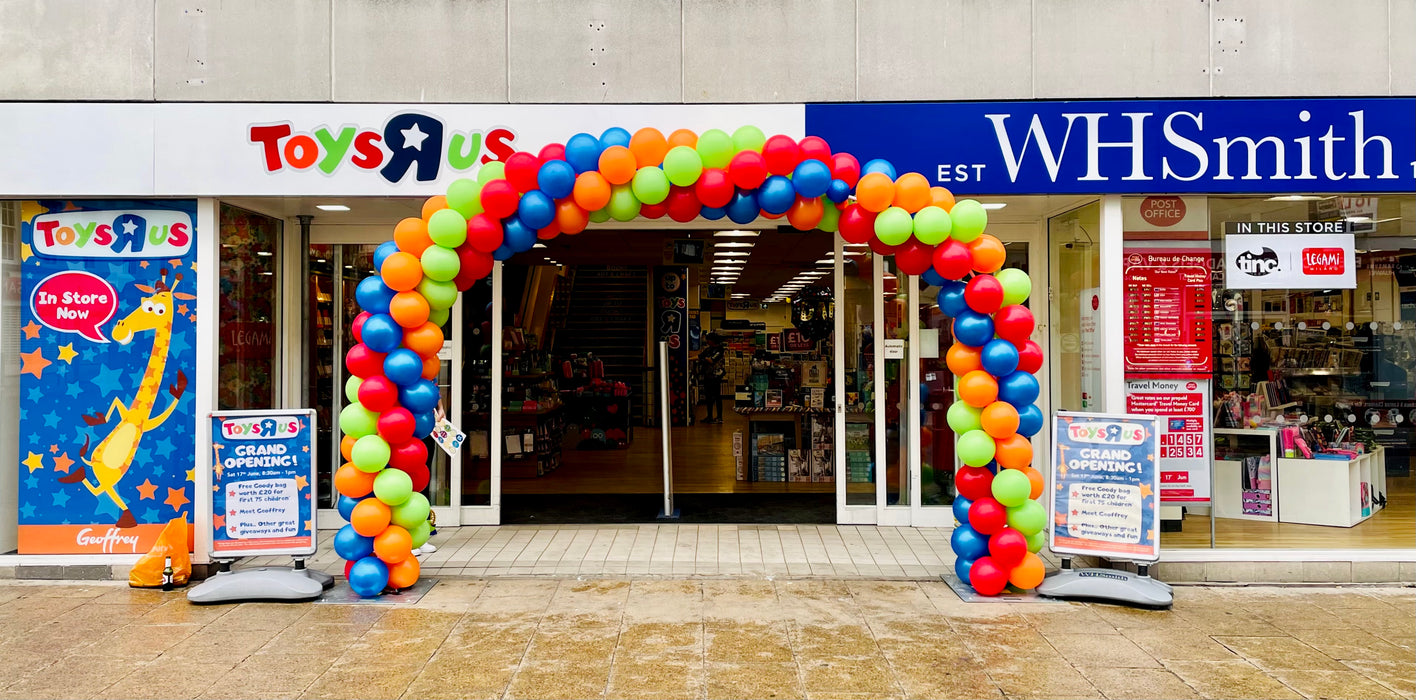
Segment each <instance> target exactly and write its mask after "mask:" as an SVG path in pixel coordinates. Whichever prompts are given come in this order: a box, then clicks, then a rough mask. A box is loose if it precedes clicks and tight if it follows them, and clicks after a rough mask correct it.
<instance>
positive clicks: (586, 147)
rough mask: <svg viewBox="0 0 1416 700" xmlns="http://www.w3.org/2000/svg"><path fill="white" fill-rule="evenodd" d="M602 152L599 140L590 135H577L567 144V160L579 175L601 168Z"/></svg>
mask: <svg viewBox="0 0 1416 700" xmlns="http://www.w3.org/2000/svg"><path fill="white" fill-rule="evenodd" d="M600 150H601V149H600V140H599V139H597V138H595V137H594V136H591V135H590V134H585V133H580V134H576V135H574V136H572V137H570V140H569V141H566V142H565V160H566V162H568V163H570V167H572V168H575V174H577V175H579V174H580V173H583V172H588V171H591V170H595V169H598V168H599V167H600Z"/></svg>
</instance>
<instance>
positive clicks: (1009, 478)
mask: <svg viewBox="0 0 1416 700" xmlns="http://www.w3.org/2000/svg"><path fill="white" fill-rule="evenodd" d="M1031 495H1032V481H1031V480H1030V479H1028V475H1027V474H1024V473H1022V472H1020V471H1018V470H1017V469H999V470H998V473H997V474H996V475H994V477H993V498H995V499H996V500H997V501H998V502H999V503H1002V504H1003V505H1005V506H1007V507H1009V508H1015V507H1017V506H1020V505H1022V504H1023V502H1024V501H1027V500H1028V497H1029V496H1031Z"/></svg>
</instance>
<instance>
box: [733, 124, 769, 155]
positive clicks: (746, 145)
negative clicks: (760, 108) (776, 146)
mask: <svg viewBox="0 0 1416 700" xmlns="http://www.w3.org/2000/svg"><path fill="white" fill-rule="evenodd" d="M765 145H767V135H766V134H764V133H762V130H761V129H759V128H757V127H755V126H751V125H748V126H740V127H738V130H737V131H734V132H733V151H734V152H735V153H738V152H742V151H757V152H758V153H761V152H762V147H763V146H765Z"/></svg>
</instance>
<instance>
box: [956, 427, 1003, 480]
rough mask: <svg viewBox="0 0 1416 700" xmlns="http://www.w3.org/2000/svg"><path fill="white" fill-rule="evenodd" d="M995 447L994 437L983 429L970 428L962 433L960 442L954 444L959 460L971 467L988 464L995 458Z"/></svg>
mask: <svg viewBox="0 0 1416 700" xmlns="http://www.w3.org/2000/svg"><path fill="white" fill-rule="evenodd" d="M995 449H997V447H996V446H995V445H994V443H993V438H991V437H989V435H988V433H985V432H983V431H982V430H970V431H968V432H967V433H964V434H963V435H960V436H959V441H958V443H957V444H956V445H955V446H954V451H955V452H957V453H958V455H959V460H960V461H962V462H963V463H964V464H967V465H969V466H970V467H982V466H984V465H986V464H988V462H989V461H990V460H992V459H993V452H994V450H995ZM994 478H995V479H996V478H998V477H994Z"/></svg>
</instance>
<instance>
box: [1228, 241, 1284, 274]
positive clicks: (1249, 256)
mask: <svg viewBox="0 0 1416 700" xmlns="http://www.w3.org/2000/svg"><path fill="white" fill-rule="evenodd" d="M1234 265H1235V267H1238V268H1239V270H1240V271H1241V272H1243V273H1244V274H1246V275H1252V276H1254V277H1263V276H1264V275H1267V274H1269V273H1270V272H1278V271H1279V270H1280V268H1279V265H1278V253H1275V252H1273V249H1272V248H1269V247H1267V246H1265V247H1264V248H1263V249H1262V250H1261V251H1260V252H1258V253H1255V252H1253V251H1251V250H1246V251H1244V252H1243V253H1240V254H1239V257H1237V258H1235V259H1234Z"/></svg>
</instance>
